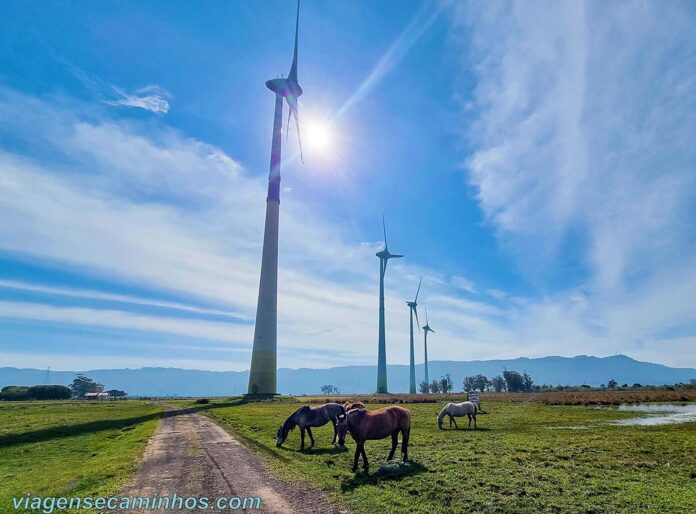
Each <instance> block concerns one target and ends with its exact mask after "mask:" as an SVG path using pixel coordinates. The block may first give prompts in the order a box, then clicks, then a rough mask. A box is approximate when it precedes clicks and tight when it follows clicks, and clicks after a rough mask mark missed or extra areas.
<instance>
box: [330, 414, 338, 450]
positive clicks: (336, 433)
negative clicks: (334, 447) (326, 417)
mask: <svg viewBox="0 0 696 514" xmlns="http://www.w3.org/2000/svg"><path fill="white" fill-rule="evenodd" d="M331 423H332V424H333V427H334V437H333V441H331V444H336V437H338V430H336V420H335V419H332V420H331Z"/></svg>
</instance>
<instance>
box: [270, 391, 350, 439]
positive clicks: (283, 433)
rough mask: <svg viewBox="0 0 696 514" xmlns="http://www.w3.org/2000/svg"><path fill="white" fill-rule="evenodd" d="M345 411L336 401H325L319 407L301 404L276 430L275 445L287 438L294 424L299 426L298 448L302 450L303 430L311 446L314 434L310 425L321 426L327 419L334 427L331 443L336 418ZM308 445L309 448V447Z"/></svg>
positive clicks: (334, 437)
mask: <svg viewBox="0 0 696 514" xmlns="http://www.w3.org/2000/svg"><path fill="white" fill-rule="evenodd" d="M344 412H345V409H344V408H343V405H339V404H338V403H325V404H324V405H321V406H320V407H310V406H309V405H303V406H302V407H300V408H299V409H297V410H296V411H295V412H293V413H292V414H290V416H289V417H288V419H286V420H285V423H283V424H282V425H281V426H280V428H278V431H277V432H276V446H280V445H281V444H283V443H284V442H285V440H286V439H287V438H288V434H290V431H291V430H292V429H293V428H295V427H296V426H299V427H300V450H304V436H305V430H306V431H307V435H309V439H310V440H311V441H312V444H311V446H314V436H313V435H312V429H311V428H310V427H321V426H323V425H326V424H327V423H328V422H329V421H330V422H331V424H332V425H333V427H334V436H333V441H332V442H331V444H334V443H335V442H336V418H337V417H338V416H339V415H340V414H343V413H344ZM311 446H310V448H311Z"/></svg>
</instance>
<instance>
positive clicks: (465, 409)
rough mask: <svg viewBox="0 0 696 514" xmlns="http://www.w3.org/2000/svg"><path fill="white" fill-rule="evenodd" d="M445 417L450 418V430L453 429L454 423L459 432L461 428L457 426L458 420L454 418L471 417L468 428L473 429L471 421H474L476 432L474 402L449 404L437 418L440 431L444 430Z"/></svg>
mask: <svg viewBox="0 0 696 514" xmlns="http://www.w3.org/2000/svg"><path fill="white" fill-rule="evenodd" d="M445 416H449V425H450V428H452V422H454V426H455V428H456V429H457V430H459V427H458V426H457V420H456V419H454V418H456V417H464V416H469V427H468V428H471V420H472V419H473V420H474V430H476V404H475V403H473V402H462V403H448V404H447V405H445V406H444V408H443V409H442V410H441V411H440V414H438V416H437V426H438V428H439V429H440V430H442V429H443V428H442V421H443V420H444V418H445Z"/></svg>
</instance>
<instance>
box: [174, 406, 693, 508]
mask: <svg viewBox="0 0 696 514" xmlns="http://www.w3.org/2000/svg"><path fill="white" fill-rule="evenodd" d="M181 403H182V404H185V402H181ZM190 404H191V402H189V405H190ZM300 405H301V402H299V401H292V400H285V401H280V402H277V401H276V402H252V403H244V402H240V401H228V402H227V403H226V404H224V405H216V402H215V401H211V402H210V404H208V405H203V406H199V407H202V408H199V409H197V410H200V411H202V412H204V413H205V414H206V415H208V416H210V417H212V418H213V419H215V420H216V421H217V422H218V423H220V424H221V425H222V426H223V427H225V428H226V429H228V430H229V431H230V432H232V433H234V434H235V435H236V436H237V437H239V438H240V439H241V440H242V442H244V443H245V444H248V445H249V446H251V447H252V448H254V449H256V450H261V451H262V452H263V454H265V455H266V456H268V457H269V464H270V467H271V471H272V472H273V473H274V474H275V475H276V476H278V477H279V478H281V479H285V480H289V481H302V482H306V483H309V484H311V485H314V486H316V487H319V488H321V489H324V490H325V491H327V492H328V493H329V495H330V497H332V498H333V500H334V501H336V502H337V503H339V504H340V505H343V506H345V507H348V508H349V509H350V510H352V511H353V512H356V513H374V512H388V513H396V512H415V513H426V512H428V513H432V512H448V513H459V512H461V513H464V512H467V513H468V512H515V513H533V512H654V513H658V512H659V513H665V512H675V513H676V512H679V513H681V512H696V426H694V425H696V424H694V423H685V424H682V425H665V426H654V427H634V426H615V425H612V424H611V422H612V421H614V420H617V419H624V418H629V417H634V416H636V415H640V414H636V413H635V412H628V411H616V410H610V409H591V408H586V407H579V406H550V405H544V404H540V403H518V402H500V403H496V402H490V401H489V402H488V403H487V405H486V412H487V413H488V414H481V415H479V417H478V423H479V428H480V429H479V430H478V431H473V430H471V431H469V430H466V429H465V428H463V427H465V426H466V422H465V421H464V420H463V419H462V420H461V422H460V423H459V424H460V427H462V429H460V430H442V431H440V430H438V429H437V425H436V414H437V411H438V410H439V409H440V408H441V407H442V405H443V404H442V403H439V404H432V403H418V404H411V405H408V406H407V407H408V409H409V410H410V411H411V413H412V430H411V446H410V448H409V454H410V457H411V458H412V459H413V462H411V463H407V464H401V463H398V462H395V463H392V464H388V465H387V464H385V463H384V459H385V458H386V456H387V454H388V452H389V445H390V443H389V440H388V439H385V440H383V441H369V442H368V443H367V444H366V451H367V455H368V458H369V460H370V465H371V467H370V472H369V473H368V474H365V473H357V474H354V473H352V472H351V471H350V468H351V466H352V458H353V452H354V450H355V444H354V443H353V441H352V440H351V439H350V438H349V439H348V441H347V449H344V448H340V447H336V446H332V445H331V438H332V435H333V429H332V427H331V425H326V426H325V427H322V428H318V429H315V430H314V434H315V438H316V439H317V445H316V446H315V448H313V449H311V450H308V451H305V452H300V451H299V449H298V448H299V433H298V432H299V431H298V430H295V431H293V432H292V433H291V435H290V437H289V438H288V440H287V441H286V442H285V443H284V445H283V446H282V447H281V448H276V446H275V431H276V430H277V428H278V426H279V425H280V424H281V423H282V422H283V420H284V419H285V418H286V417H287V416H288V415H289V414H291V413H292V412H293V411H294V410H295V409H297V408H298V407H299V406H300ZM380 406H381V405H368V408H369V409H374V408H378V407H380ZM445 425H446V426H447V423H446V424H445ZM578 427H590V428H589V429H581V428H578ZM398 455H399V454H398V453H397V456H398Z"/></svg>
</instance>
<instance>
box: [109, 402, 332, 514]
mask: <svg viewBox="0 0 696 514" xmlns="http://www.w3.org/2000/svg"><path fill="white" fill-rule="evenodd" d="M298 473H301V470H298ZM174 493H176V494H177V496H179V497H189V496H192V497H198V498H200V497H208V498H210V499H211V501H210V503H211V504H213V503H214V501H215V500H216V499H217V498H220V497H223V496H224V497H227V498H229V497H233V496H237V497H259V498H260V499H261V509H260V510H254V511H253V512H269V513H282V514H293V513H308V514H312V513H322V514H324V513H326V514H331V513H339V512H345V511H342V510H339V509H337V508H336V507H335V506H333V505H331V504H330V503H329V502H328V500H327V499H326V496H325V495H324V493H323V492H322V491H319V490H316V489H312V488H309V487H307V486H304V485H296V484H290V483H287V482H283V481H280V480H277V479H275V478H273V477H271V476H270V475H269V473H268V471H267V469H266V467H265V466H264V457H262V456H261V455H258V454H257V453H254V452H253V451H251V450H249V449H248V448H246V447H245V446H243V445H242V444H241V443H239V441H237V440H236V439H235V438H234V437H232V436H231V435H230V434H229V433H227V432H226V431H225V430H223V429H222V428H220V427H219V426H218V425H216V424H215V423H214V422H213V421H211V419H210V418H208V417H206V416H204V415H202V414H197V413H195V412H192V411H191V410H189V409H171V410H168V411H167V412H166V413H165V416H164V418H163V419H162V421H161V423H160V425H159V427H158V428H157V430H156V431H155V433H154V435H153V436H152V437H151V438H150V441H149V442H148V445H147V448H146V450H145V456H144V458H143V461H142V463H141V464H140V466H139V468H138V471H137V472H136V476H135V479H134V481H133V483H132V484H131V485H130V486H129V487H127V488H126V489H125V490H124V491H123V492H122V493H121V496H129V497H150V498H151V497H154V496H155V495H156V496H157V497H164V496H169V497H170V498H171V496H172V495H173V494H174ZM120 512H123V511H120ZM129 512H143V513H152V512H168V513H187V514H190V513H191V512H196V511H192V510H188V509H186V508H184V509H182V510H166V511H165V510H142V511H137V510H136V511H129ZM198 512H202V511H198ZM206 512H228V513H229V512H233V510H231V509H229V508H228V509H227V510H216V509H208V510H206Z"/></svg>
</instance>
